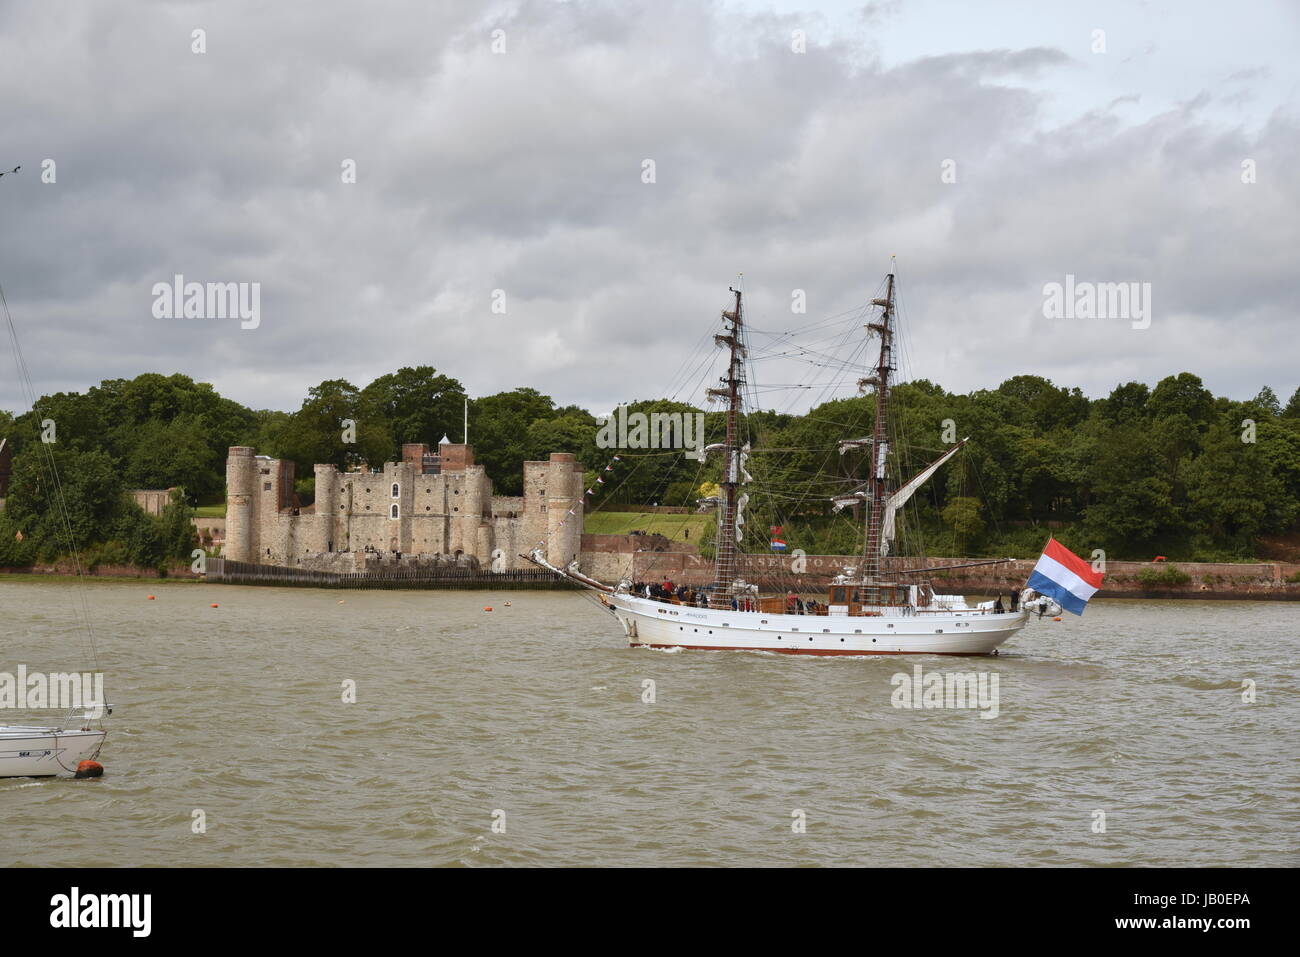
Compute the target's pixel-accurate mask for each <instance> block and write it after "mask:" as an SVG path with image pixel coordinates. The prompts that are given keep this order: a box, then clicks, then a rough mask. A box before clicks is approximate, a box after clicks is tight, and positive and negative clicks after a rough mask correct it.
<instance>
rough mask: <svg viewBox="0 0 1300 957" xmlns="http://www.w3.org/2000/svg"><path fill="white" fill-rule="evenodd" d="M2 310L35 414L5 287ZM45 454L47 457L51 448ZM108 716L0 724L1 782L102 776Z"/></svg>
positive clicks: (89, 713) (59, 504) (97, 708)
mask: <svg viewBox="0 0 1300 957" xmlns="http://www.w3.org/2000/svg"><path fill="white" fill-rule="evenodd" d="M0 306H3V308H4V313H5V321H6V324H7V327H8V332H9V341H10V345H11V347H12V349H13V357H14V367H15V369H16V370H17V375H18V382H19V384H20V385H21V386H22V387H23V390H24V392H25V393H26V395H27V401H28V404H29V406H30V407H31V408H32V409H33V411H36V395H35V390H34V389H33V388H32V385H31V379H30V377H29V376H28V374H27V366H26V363H25V362H24V361H23V358H22V352H21V350H20V349H19V345H18V333H17V331H16V330H15V328H14V323H13V317H12V316H11V315H10V314H9V303H8V301H7V300H6V299H5V296H4V288H3V286H0ZM46 451H47V453H49V450H48V448H47V449H46ZM45 464H46V470H47V478H48V480H49V487H50V488H51V490H52V491H51V505H52V507H54V508H57V509H58V510H59V511H60V513H61V516H62V519H63V521H62V525H63V527H64V529H65V530H66V531H67V536H68V546H69V548H70V549H71V550H72V553H73V556H74V557H75V558H76V565H77V576H78V578H80V577H81V575H82V567H81V558H80V555H79V554H78V553H77V546H76V542H75V541H74V540H73V535H72V524H71V522H70V521H69V520H68V515H67V505H66V503H65V501H64V498H63V490H62V487H61V486H60V484H59V477H58V469H57V467H56V464H55V461H54V456H53V454H52V453H49V454H47V458H46V463H45ZM79 584H80V583H79ZM78 604H80V603H78ZM84 607H85V606H84V605H81V609H80V615H81V619H82V620H81V621H80V622H79V625H80V627H82V628H84V630H85V636H86V641H87V643H88V647H89V648H90V649H91V654H92V657H93V648H94V635H93V632H92V630H91V625H90V621H89V619H88V618H86V617H85V612H84ZM2 652H3V649H0V653H2ZM96 670H98V669H96ZM110 713H112V709H111V708H110V707H108V705H107V704H105V703H104V702H85V707H84V708H76V709H73V710H69V711H68V712H67V713H66V714H65V715H64V717H63V719H62V721H61V722H60V723H58V724H56V725H19V724H5V723H0V778H15V777H53V776H61V775H71V776H73V777H99V776H100V775H102V774H103V767H102V766H101V765H99V764H98V762H96V760H95V759H96V758H98V757H99V752H100V749H101V748H103V746H104V740H105V738H106V737H107V736H108V731H107V730H106V729H105V728H104V718H105V717H106V715H107V714H110Z"/></svg>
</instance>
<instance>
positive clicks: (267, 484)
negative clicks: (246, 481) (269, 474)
mask: <svg viewBox="0 0 1300 957" xmlns="http://www.w3.org/2000/svg"><path fill="white" fill-rule="evenodd" d="M262 491H263V492H269V491H271V483H270V482H263V483H262Z"/></svg>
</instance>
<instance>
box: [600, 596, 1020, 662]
mask: <svg viewBox="0 0 1300 957" xmlns="http://www.w3.org/2000/svg"><path fill="white" fill-rule="evenodd" d="M604 600H605V602H606V603H607V604H608V606H609V607H610V609H611V610H612V611H613V612H614V615H615V617H617V618H618V620H619V622H620V623H622V625H623V631H624V633H625V634H626V635H627V637H628V641H629V642H631V644H632V645H633V646H637V645H641V646H647V647H650V648H697V649H707V650H711V651H723V650H731V651H736V650H746V651H774V652H781V653H784V654H796V655H987V654H990V653H992V652H993V651H994V650H995V649H996V648H997V647H998V646H999V645H1001V644H1002V643H1003V642H1005V641H1006V640H1007V639H1009V638H1011V637H1012V636H1013V635H1014V634H1015V633H1016V632H1018V631H1019V630H1020V629H1021V628H1023V627H1024V625H1025V622H1026V621H1027V620H1028V618H1029V612H1028V611H1027V610H1025V609H1021V610H1019V611H1014V612H1003V613H1001V614H997V613H994V612H992V611H988V610H985V609H979V608H968V609H951V610H944V611H926V610H916V611H911V612H910V613H907V614H905V613H904V611H903V609H901V608H890V609H882V610H881V614H880V615H879V616H853V617H850V616H848V615H771V614H766V613H764V612H754V611H750V612H738V611H723V610H719V609H713V608H697V607H694V606H691V605H670V604H666V603H664V602H661V601H654V600H652V599H649V598H634V597H632V596H630V595H626V594H615V595H606V596H604Z"/></svg>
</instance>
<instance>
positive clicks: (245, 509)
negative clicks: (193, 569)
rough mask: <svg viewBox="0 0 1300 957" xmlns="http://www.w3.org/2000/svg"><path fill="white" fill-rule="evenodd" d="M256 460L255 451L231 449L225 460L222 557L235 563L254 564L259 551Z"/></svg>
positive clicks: (243, 447) (234, 447)
mask: <svg viewBox="0 0 1300 957" xmlns="http://www.w3.org/2000/svg"><path fill="white" fill-rule="evenodd" d="M256 488H257V460H256V459H255V458H254V457H253V450H252V449H251V448H248V447H247V446H243V445H236V446H232V447H231V449H230V451H229V453H228V454H227V456H226V545H225V548H224V549H223V550H222V555H223V556H224V557H226V558H229V559H230V560H231V561H235V562H251V561H252V560H253V552H254V549H255V548H256V547H257V543H256V542H255V541H254V538H255V536H256V530H257V515H256V508H257V506H256V498H255V490H256Z"/></svg>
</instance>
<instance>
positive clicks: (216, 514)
mask: <svg viewBox="0 0 1300 957" xmlns="http://www.w3.org/2000/svg"><path fill="white" fill-rule="evenodd" d="M194 517H195V518H225V517H226V503H225V502H222V503H221V504H220V505H200V506H199V507H198V508H196V509H195V510H194Z"/></svg>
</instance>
